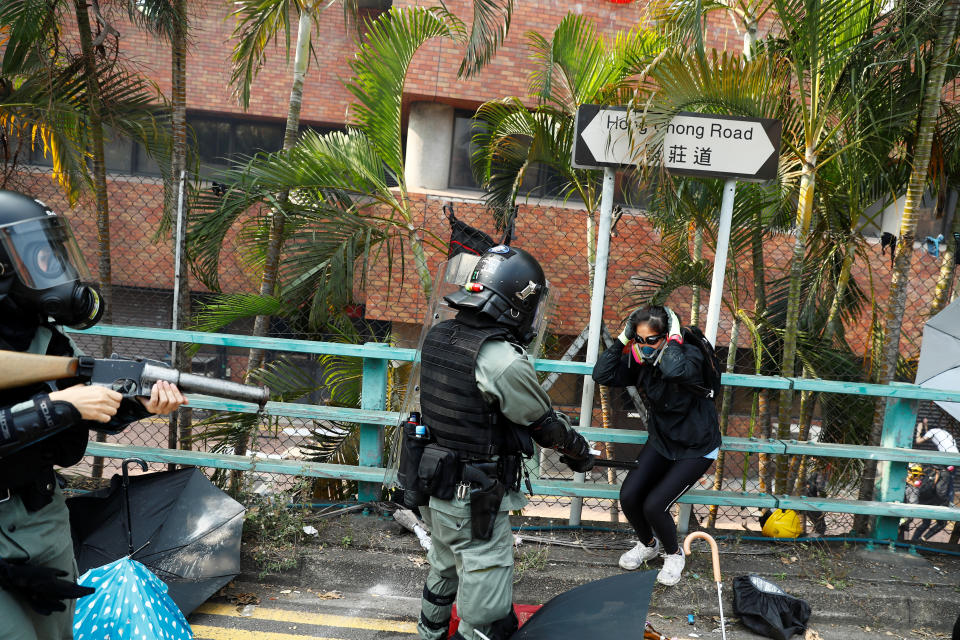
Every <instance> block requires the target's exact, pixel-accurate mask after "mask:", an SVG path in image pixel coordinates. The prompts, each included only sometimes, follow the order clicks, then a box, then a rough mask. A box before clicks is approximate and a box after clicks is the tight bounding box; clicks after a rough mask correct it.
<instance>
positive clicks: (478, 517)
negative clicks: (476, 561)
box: [463, 463, 506, 540]
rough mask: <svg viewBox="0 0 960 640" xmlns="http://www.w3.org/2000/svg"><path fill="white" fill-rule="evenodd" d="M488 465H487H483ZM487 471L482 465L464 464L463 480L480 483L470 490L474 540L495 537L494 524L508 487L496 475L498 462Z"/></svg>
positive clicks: (471, 527)
mask: <svg viewBox="0 0 960 640" xmlns="http://www.w3.org/2000/svg"><path fill="white" fill-rule="evenodd" d="M483 466H486V465H483ZM492 466H493V469H491V470H490V472H486V471H484V470H483V469H482V468H481V465H478V466H473V465H470V464H466V465H464V466H463V480H464V482H469V483H471V485H475V484H476V485H479V486H477V487H475V488H473V489H471V490H470V534H471V536H472V537H473V539H474V540H489V539H490V538H491V537H493V525H494V524H495V523H496V521H497V514H498V513H500V503H501V502H503V494H504V493H506V487H504V486H503V483H502V482H500V479H499V478H497V476H496V475H494V474H495V473H496V464H495V463H494V464H493V465H492Z"/></svg>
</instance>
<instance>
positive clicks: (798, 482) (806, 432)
mask: <svg viewBox="0 0 960 640" xmlns="http://www.w3.org/2000/svg"><path fill="white" fill-rule="evenodd" d="M856 249H857V243H856V240H855V237H854V235H853V234H851V235H850V237H849V238H848V239H847V243H846V244H845V245H844V248H843V263H842V264H841V265H840V273H839V274H838V275H837V285H836V287H835V288H834V292H833V300H832V301H831V302H830V311H829V312H828V313H827V321H826V323H825V324H824V329H823V336H822V337H821V339H820V343H821V344H823V345H824V346H825V347H826V348H828V349H829V348H830V346H831V345H832V343H833V338H834V336H836V335H837V330H838V329H839V328H840V307H841V306H842V301H843V296H845V295H846V293H847V287H848V286H849V285H850V272H851V270H852V269H853V259H854V257H855V255H856ZM803 376H804V377H805V378H809V377H811V376H812V374H811V373H810V371H809V370H807V369H806V368H804V371H803ZM819 399H820V394H818V393H813V392H811V391H804V392H803V393H802V394H801V396H800V434H799V436H798V439H799V440H800V441H801V442H802V441H804V440H808V439H809V437H810V425H811V422H812V421H813V414H814V413H815V411H816V406H817V400H819ZM806 470H807V457H806V456H797V457H795V458H794V459H793V460H791V461H790V474H791V477H792V478H793V479H791V480H788V482H787V486H788V487H793V488H792V489H791V490H790V494H791V495H800V494H799V491H801V490H802V489H803V485H804V483H805V481H806Z"/></svg>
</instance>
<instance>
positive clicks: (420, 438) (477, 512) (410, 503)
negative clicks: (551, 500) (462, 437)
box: [397, 420, 523, 540]
mask: <svg viewBox="0 0 960 640" xmlns="http://www.w3.org/2000/svg"><path fill="white" fill-rule="evenodd" d="M402 437H403V442H402V447H401V452H400V468H399V470H398V474H397V479H398V480H399V482H400V486H401V487H403V490H404V494H403V502H404V506H406V507H408V508H414V507H419V506H423V505H426V504H428V503H429V500H430V498H431V497H433V498H436V499H438V500H453V499H454V498H458V499H460V500H469V501H470V517H471V532H472V535H473V537H474V539H478V540H489V539H490V537H491V536H492V535H493V525H494V523H495V520H496V517H497V513H498V512H499V511H500V503H501V502H502V500H503V496H504V494H505V493H506V492H507V490H508V489H512V490H517V489H519V487H520V474H521V471H522V469H523V458H522V457H521V456H520V455H500V456H497V457H496V459H492V458H486V459H483V458H476V457H474V456H466V455H464V454H462V453H459V452H457V451H456V450H454V449H452V448H449V447H444V446H442V445H440V444H438V443H437V442H435V441H434V439H433V438H432V436H431V434H430V433H429V431H428V430H427V429H425V427H424V426H423V425H420V424H417V422H415V421H413V420H410V421H408V422H407V423H405V424H404V425H403V436H402Z"/></svg>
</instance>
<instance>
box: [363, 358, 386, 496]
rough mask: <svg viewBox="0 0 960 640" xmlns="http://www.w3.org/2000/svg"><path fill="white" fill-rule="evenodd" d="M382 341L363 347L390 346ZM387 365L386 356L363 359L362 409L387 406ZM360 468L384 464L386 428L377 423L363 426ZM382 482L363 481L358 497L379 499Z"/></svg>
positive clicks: (381, 408) (378, 409)
mask: <svg viewBox="0 0 960 640" xmlns="http://www.w3.org/2000/svg"><path fill="white" fill-rule="evenodd" d="M389 346H390V345H387V344H382V343H379V342H367V343H365V344H364V347H387V348H389ZM387 366H388V361H387V360H386V359H384V358H364V359H363V386H362V388H361V392H360V408H361V409H372V410H374V411H382V410H383V409H385V408H386V406H387ZM359 464H360V466H361V467H382V466H383V427H382V426H381V425H378V424H361V425H360V453H359ZM380 491H381V485H379V484H377V483H375V482H361V483H360V490H359V491H358V494H357V497H358V499H359V500H360V501H361V502H373V501H376V500H379V499H380Z"/></svg>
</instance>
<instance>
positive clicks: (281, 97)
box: [111, 0, 742, 124]
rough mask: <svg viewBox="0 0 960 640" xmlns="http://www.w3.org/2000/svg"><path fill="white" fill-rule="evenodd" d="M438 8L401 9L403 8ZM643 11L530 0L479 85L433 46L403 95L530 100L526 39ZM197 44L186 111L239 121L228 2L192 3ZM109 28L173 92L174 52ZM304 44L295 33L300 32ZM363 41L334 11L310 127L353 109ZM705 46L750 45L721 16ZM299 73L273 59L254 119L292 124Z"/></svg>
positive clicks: (459, 7)
mask: <svg viewBox="0 0 960 640" xmlns="http://www.w3.org/2000/svg"><path fill="white" fill-rule="evenodd" d="M436 4H437V3H434V2H422V1H419V0H396V1H395V2H394V6H395V7H397V8H403V7H409V6H415V5H422V6H435V5H436ZM447 4H448V6H449V7H450V8H451V9H452V10H453V11H454V12H455V13H456V14H457V15H459V16H460V17H461V18H462V19H463V20H464V21H465V22H467V24H469V23H470V20H471V12H472V0H453V1H451V2H448V3H447ZM641 4H645V3H635V4H629V5H622V4H614V3H611V2H609V1H608V0H581V1H580V2H567V1H564V0H523V1H522V2H517V3H516V11H515V14H514V16H513V20H512V22H511V27H510V34H509V36H508V38H507V40H506V42H505V43H504V46H503V47H502V48H501V50H500V51H499V53H498V54H497V56H496V58H495V59H494V61H493V63H492V64H491V65H490V66H489V67H488V68H487V69H486V70H484V71H483V72H482V73H481V74H480V75H479V76H477V77H476V78H475V79H472V80H460V79H458V78H457V70H458V68H459V65H460V58H461V55H462V49H461V48H460V47H458V46H457V45H456V44H455V43H453V42H452V41H449V40H445V41H439V40H437V41H433V42H430V43H428V44H427V45H426V46H425V47H423V49H422V50H421V51H419V52H418V53H417V55H416V57H415V58H414V61H413V65H412V67H411V69H410V73H409V74H408V78H407V84H406V87H405V93H406V94H407V97H408V99H419V100H424V99H426V100H434V99H435V100H437V101H440V102H447V103H451V104H454V105H456V106H462V107H465V108H470V107H476V106H477V105H479V104H480V103H481V102H484V101H486V100H492V99H496V98H502V97H504V96H511V95H518V96H523V95H526V93H527V91H526V87H527V76H528V73H529V71H530V65H529V63H528V60H527V57H528V55H529V49H528V45H527V33H528V32H529V31H531V30H532V31H537V32H539V33H541V34H543V35H545V36H548V37H549V35H550V33H551V32H552V31H553V29H554V28H555V27H556V26H557V24H559V22H560V20H561V19H562V18H563V16H564V15H566V13H567V12H568V11H573V12H576V13H580V14H581V15H583V16H585V17H587V18H590V19H592V20H593V21H594V22H595V24H596V25H597V28H598V30H599V31H600V32H602V33H605V34H607V35H611V34H613V33H614V32H616V31H617V30H627V29H630V28H632V27H633V26H634V25H636V24H637V23H638V21H639V20H640V19H641V17H642V8H641ZM190 6H191V11H192V16H191V37H190V45H189V51H188V56H187V101H188V106H189V108H190V109H194V110H201V111H212V112H221V113H236V112H239V111H240V109H239V108H238V106H237V102H236V100H235V99H234V98H233V96H232V94H231V89H230V86H229V82H230V66H231V64H230V51H231V47H232V42H231V41H230V35H231V33H232V30H233V26H234V24H235V19H234V18H233V17H232V16H231V15H230V11H231V10H232V5H231V3H229V2H221V1H216V2H214V1H210V0H206V1H204V2H196V3H190ZM111 21H112V22H113V24H115V26H117V28H118V29H119V30H120V32H121V34H122V39H121V50H122V54H123V56H125V57H127V58H128V59H130V60H132V61H133V62H134V63H135V64H136V65H137V66H138V67H140V68H141V69H142V70H143V72H144V73H146V74H147V75H148V76H149V77H150V78H151V79H152V80H154V81H155V82H156V83H157V85H158V86H159V87H160V89H161V90H162V91H163V92H164V93H165V94H169V91H170V51H169V45H168V44H167V43H166V42H163V41H160V40H158V39H156V38H154V37H152V36H149V35H147V34H144V33H143V32H141V31H139V30H138V29H137V28H136V27H135V26H133V25H131V24H129V23H128V22H127V21H126V19H125V15H124V14H123V13H120V12H118V13H115V14H113V15H111ZM292 29H293V35H292V37H293V39H294V41H295V39H296V23H295V22H294V24H293V25H292ZM354 38H355V33H354V32H352V31H350V30H348V29H347V28H345V27H344V23H343V13H342V11H340V8H339V5H334V6H332V7H331V8H330V9H329V10H327V11H326V12H325V13H324V14H323V17H322V18H321V19H320V20H319V21H318V23H317V31H316V32H315V33H314V37H313V43H314V46H315V48H316V50H317V55H318V57H319V64H318V63H317V62H316V61H312V62H311V64H310V69H309V72H308V74H307V78H306V82H305V84H304V99H303V107H302V109H303V110H302V116H301V117H302V118H303V120H304V121H305V122H310V123H327V124H342V123H343V122H344V121H345V114H346V110H347V107H348V105H349V102H350V95H349V93H348V92H347V91H346V90H345V89H344V88H343V85H342V83H343V81H344V80H346V79H348V78H349V77H350V69H349V67H348V66H347V61H348V60H349V59H350V56H351V55H352V53H353V51H354V44H353V40H354ZM707 44H708V46H712V47H719V48H724V47H729V48H731V49H738V50H739V49H740V48H741V47H742V36H741V35H740V34H738V33H737V32H736V30H735V29H734V27H733V24H732V22H731V21H730V19H729V18H728V17H727V16H725V15H722V14H719V13H718V14H715V15H713V16H712V17H711V18H710V21H709V26H708V29H707ZM291 66H292V58H291V60H290V64H289V65H288V63H287V59H286V56H285V53H284V51H283V47H282V39H281V44H280V46H277V47H273V48H271V49H269V50H268V51H267V58H266V61H265V63H264V66H263V69H262V70H261V72H260V74H259V76H258V78H257V80H256V81H255V83H254V87H253V89H252V92H251V100H250V108H249V110H248V111H247V113H248V115H250V116H254V117H258V118H278V119H285V118H286V113H287V103H288V99H289V95H290V82H291V73H292V70H291Z"/></svg>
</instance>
